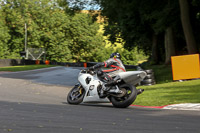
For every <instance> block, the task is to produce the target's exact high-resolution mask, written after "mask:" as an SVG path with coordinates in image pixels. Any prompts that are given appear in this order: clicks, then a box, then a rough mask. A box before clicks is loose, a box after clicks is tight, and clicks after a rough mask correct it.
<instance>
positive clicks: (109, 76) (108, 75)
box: [89, 53, 144, 94]
mask: <svg viewBox="0 0 200 133" xmlns="http://www.w3.org/2000/svg"><path fill="white" fill-rule="evenodd" d="M102 67H104V68H109V69H105V70H101V69H100V68H102ZM97 69H98V71H97V75H98V77H100V79H101V80H102V81H104V82H105V88H104V90H103V91H104V92H105V91H109V90H110V86H113V85H115V84H117V82H118V80H119V79H117V80H114V79H115V78H113V77H116V75H117V74H118V73H121V72H126V69H125V67H124V65H123V63H122V61H121V55H120V54H119V53H112V54H111V55H110V58H109V59H108V60H106V61H104V62H101V63H98V64H96V65H94V66H92V67H90V68H89V70H97ZM142 91H144V90H142V89H138V90H137V93H138V94H140V93H142Z"/></svg>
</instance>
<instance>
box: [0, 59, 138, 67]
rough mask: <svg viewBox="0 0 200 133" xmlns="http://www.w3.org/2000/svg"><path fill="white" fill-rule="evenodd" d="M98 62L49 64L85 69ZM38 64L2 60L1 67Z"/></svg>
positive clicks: (43, 62)
mask: <svg viewBox="0 0 200 133" xmlns="http://www.w3.org/2000/svg"><path fill="white" fill-rule="evenodd" d="M97 63H98V62H87V63H86V62H78V63H71V62H56V61H50V62H49V64H51V65H61V66H68V67H84V64H85V65H86V66H87V67H91V66H94V65H95V64H97ZM34 64H36V61H35V60H23V59H0V67H5V66H16V65H34ZM40 64H45V61H42V60H41V61H40ZM125 67H126V69H136V66H134V65H125Z"/></svg>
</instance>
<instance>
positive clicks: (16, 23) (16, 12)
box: [0, 0, 104, 62]
mask: <svg viewBox="0 0 200 133" xmlns="http://www.w3.org/2000/svg"><path fill="white" fill-rule="evenodd" d="M0 7H1V8H0V12H1V14H2V15H1V16H0V18H1V19H0V26H1V28H0V34H1V38H0V47H1V51H0V52H1V53H3V55H0V58H6V57H7V56H6V52H7V54H9V56H10V57H15V58H19V52H20V51H23V50H24V41H25V39H24V38H25V27H24V25H25V23H26V24H27V38H28V40H27V42H28V47H31V48H41V47H42V48H45V49H46V52H47V53H46V54H47V58H48V59H50V60H55V61H58V62H66V61H69V62H72V61H75V62H77V61H78V62H80V61H99V60H101V58H102V57H99V56H98V57H97V58H95V56H94V54H98V53H97V52H100V54H99V55H101V56H104V55H102V54H101V53H102V52H101V51H100V49H101V50H102V51H103V50H104V49H103V48H104V43H103V36H102V35H101V33H98V29H99V24H97V23H96V22H94V21H93V18H92V17H91V16H90V15H89V14H83V13H77V12H73V11H72V10H71V9H69V7H68V3H67V2H66V1H65V0H52V1H49V0H41V1H39V2H38V1H37V0H31V1H29V0H4V1H1V5H0ZM2 34H3V35H2Z"/></svg>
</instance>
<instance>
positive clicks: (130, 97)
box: [109, 84, 137, 108]
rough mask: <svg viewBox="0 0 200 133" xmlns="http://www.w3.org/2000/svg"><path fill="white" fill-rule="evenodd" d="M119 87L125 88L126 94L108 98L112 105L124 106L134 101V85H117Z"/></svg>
mask: <svg viewBox="0 0 200 133" xmlns="http://www.w3.org/2000/svg"><path fill="white" fill-rule="evenodd" d="M119 89H120V90H123V89H126V94H125V95H124V96H123V97H120V98H119V97H114V96H111V97H110V98H109V99H110V101H111V103H112V104H113V106H114V107H117V108H126V107H128V106H129V105H131V104H132V103H133V102H134V101H135V99H136V97H137V90H136V88H135V86H132V85H129V84H124V85H121V86H119Z"/></svg>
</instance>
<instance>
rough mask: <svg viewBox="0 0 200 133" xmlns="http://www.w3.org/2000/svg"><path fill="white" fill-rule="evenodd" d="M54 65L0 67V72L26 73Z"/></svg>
mask: <svg viewBox="0 0 200 133" xmlns="http://www.w3.org/2000/svg"><path fill="white" fill-rule="evenodd" d="M55 66H56V65H22V66H9V67H0V71H10V72H16V71H26V70H34V69H41V68H48V67H55Z"/></svg>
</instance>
